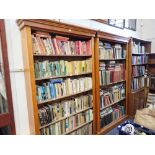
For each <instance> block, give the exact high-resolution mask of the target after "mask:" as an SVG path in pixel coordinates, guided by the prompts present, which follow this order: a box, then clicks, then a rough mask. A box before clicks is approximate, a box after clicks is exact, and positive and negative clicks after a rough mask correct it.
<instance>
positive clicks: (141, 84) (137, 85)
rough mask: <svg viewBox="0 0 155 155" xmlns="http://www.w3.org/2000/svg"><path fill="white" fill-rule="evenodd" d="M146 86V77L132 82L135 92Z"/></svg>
mask: <svg viewBox="0 0 155 155" xmlns="http://www.w3.org/2000/svg"><path fill="white" fill-rule="evenodd" d="M144 84H145V78H144V77H139V78H134V79H133V80H132V85H131V89H132V90H133V91H135V90H138V89H141V88H143V87H144Z"/></svg>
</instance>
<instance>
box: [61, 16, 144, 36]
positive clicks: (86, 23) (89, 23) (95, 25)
mask: <svg viewBox="0 0 155 155" xmlns="http://www.w3.org/2000/svg"><path fill="white" fill-rule="evenodd" d="M60 21H61V22H65V23H69V24H74V25H79V26H83V27H87V28H91V29H95V30H100V31H104V32H109V33H113V34H117V35H121V36H125V37H131V36H133V37H138V38H140V37H141V20H140V19H138V20H137V31H131V30H128V29H119V28H116V27H113V26H109V25H107V24H102V23H99V22H97V21H93V20H89V19H60Z"/></svg>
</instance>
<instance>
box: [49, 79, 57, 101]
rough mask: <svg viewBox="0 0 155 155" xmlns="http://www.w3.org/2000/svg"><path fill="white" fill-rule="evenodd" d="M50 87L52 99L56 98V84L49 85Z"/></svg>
mask: <svg viewBox="0 0 155 155" xmlns="http://www.w3.org/2000/svg"><path fill="white" fill-rule="evenodd" d="M49 87H50V93H51V98H52V99H53V98H55V96H56V94H55V88H54V84H53V83H51V82H50V83H49Z"/></svg>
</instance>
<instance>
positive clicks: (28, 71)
mask: <svg viewBox="0 0 155 155" xmlns="http://www.w3.org/2000/svg"><path fill="white" fill-rule="evenodd" d="M17 24H18V26H19V28H20V31H21V38H22V46H23V58H24V67H25V79H26V89H27V99H28V103H29V104H28V109H29V114H30V115H32V116H33V117H34V122H35V134H40V128H42V127H44V126H42V127H40V124H39V118H38V108H39V107H40V106H42V105H44V104H53V103H54V102H56V101H63V100H65V99H70V98H74V97H77V96H81V95H84V94H88V93H90V92H91V93H92V96H93V113H94V116H93V117H94V118H93V133H94V134H95V133H96V122H95V120H96V119H95V113H96V111H95V110H96V107H95V106H96V104H95V101H96V99H95V94H96V92H95V81H96V80H95V76H96V75H95V62H94V60H95V53H94V37H95V34H96V31H94V30H91V29H87V28H82V27H79V26H74V25H70V24H64V23H60V22H56V21H52V20H39V19H37V20H30V19H29V20H17ZM34 31H40V32H48V33H50V34H56V35H59V36H64V37H68V38H72V37H73V38H77V39H79V40H81V39H82V40H91V46H92V54H91V55H76V56H75V55H34V54H33V52H32V38H31V34H32V32H34ZM44 57H46V58H47V59H50V60H60V59H63V60H68V61H70V60H73V61H74V60H86V59H88V58H92V73H87V74H81V75H71V76H59V77H51V78H67V77H75V78H77V77H87V76H89V77H92V81H93V84H92V89H90V90H87V91H84V92H79V93H77V94H73V95H68V96H63V97H60V98H58V99H50V100H45V101H42V102H39V104H38V103H37V99H36V83H37V82H42V81H43V80H48V78H38V79H35V74H34V60H35V59H39V58H44ZM51 78H50V79H51ZM32 109H33V111H32ZM62 119H63V118H62ZM91 122H92V121H91ZM88 123H89V122H88ZM88 123H85V124H82V125H80V126H78V127H76V128H75V129H73V130H71V131H69V132H66V133H65V134H70V133H71V132H73V131H75V130H77V129H79V128H81V127H83V126H84V125H86V124H88Z"/></svg>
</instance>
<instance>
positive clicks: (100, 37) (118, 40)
mask: <svg viewBox="0 0 155 155" xmlns="http://www.w3.org/2000/svg"><path fill="white" fill-rule="evenodd" d="M100 41H102V42H105V43H110V44H112V45H115V44H121V46H122V47H123V48H124V49H125V50H126V57H125V58H124V59H106V60H104V59H103V60H100V58H99V42H100ZM110 61H115V62H116V63H117V62H123V63H124V64H125V68H126V72H125V77H126V78H125V79H124V80H122V81H118V82H116V83H111V84H108V85H105V86H101V85H100V75H99V68H100V63H101V62H110ZM128 69H129V67H128V38H125V37H121V36H117V35H113V34H109V33H105V32H97V36H96V38H95V75H96V78H95V79H96V81H95V83H96V91H95V92H96V93H95V95H96V106H95V108H96V110H95V111H96V113H95V115H96V116H95V117H96V123H97V134H106V133H107V132H108V131H110V130H111V129H113V128H114V127H116V126H117V125H118V124H120V123H121V122H123V121H124V120H125V119H127V117H128V105H127V104H128V102H127V101H128V95H127V94H128V92H127V90H128ZM120 83H124V85H125V99H123V104H124V106H125V115H124V116H123V117H120V118H119V119H117V120H115V121H112V122H111V123H110V124H108V125H106V126H104V127H103V128H101V125H100V89H102V90H105V89H106V88H110V87H112V86H115V85H118V84H120ZM119 101H121V100H119ZM119 101H118V102H116V103H114V104H113V105H116V104H117V103H119ZM113 105H110V106H113ZM105 108H107V107H105Z"/></svg>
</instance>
